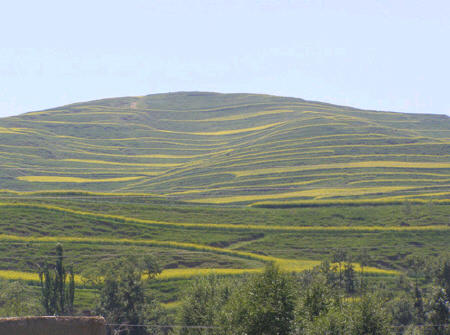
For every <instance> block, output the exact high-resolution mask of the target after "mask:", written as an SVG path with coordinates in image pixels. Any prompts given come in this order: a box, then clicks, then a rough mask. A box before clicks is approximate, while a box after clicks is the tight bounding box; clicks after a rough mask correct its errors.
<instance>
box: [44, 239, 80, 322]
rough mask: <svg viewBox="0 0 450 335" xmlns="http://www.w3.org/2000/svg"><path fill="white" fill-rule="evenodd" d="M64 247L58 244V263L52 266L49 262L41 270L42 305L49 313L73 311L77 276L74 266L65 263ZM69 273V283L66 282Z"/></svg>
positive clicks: (59, 313)
mask: <svg viewBox="0 0 450 335" xmlns="http://www.w3.org/2000/svg"><path fill="white" fill-rule="evenodd" d="M63 260H64V256H63V247H62V245H61V244H59V243H58V244H57V245H56V264H55V265H54V267H50V266H49V264H48V263H47V262H45V263H44V265H43V267H42V268H41V270H40V272H39V279H40V284H41V292H42V296H41V299H42V305H43V307H44V309H45V312H46V313H47V315H66V314H69V315H70V314H72V313H73V301H74V298H75V277H74V273H73V268H72V266H69V267H68V268H67V270H66V267H65V266H64V264H63ZM67 275H68V276H69V283H66V280H67Z"/></svg>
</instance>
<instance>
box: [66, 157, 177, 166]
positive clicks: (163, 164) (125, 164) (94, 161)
mask: <svg viewBox="0 0 450 335" xmlns="http://www.w3.org/2000/svg"><path fill="white" fill-rule="evenodd" d="M60 161H62V162H77V163H88V164H106V165H123V166H146V167H173V166H178V165H181V164H178V163H124V162H111V161H100V160H94V159H93V160H90V159H76V158H66V159H61V160H60Z"/></svg>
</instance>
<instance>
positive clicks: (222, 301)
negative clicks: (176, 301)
mask: <svg viewBox="0 0 450 335" xmlns="http://www.w3.org/2000/svg"><path fill="white" fill-rule="evenodd" d="M237 286H239V283H238V282H237V281H235V280H228V279H223V278H219V277H217V276H214V275H210V276H206V277H200V278H197V279H196V280H195V281H194V282H193V283H192V285H191V287H189V289H188V290H187V292H186V295H185V297H184V298H183V300H182V304H181V307H180V313H179V322H180V324H182V325H186V326H198V325H200V326H205V327H212V326H214V327H212V328H205V329H194V328H183V329H181V331H180V334H183V335H187V334H189V335H191V334H192V335H194V334H220V333H221V330H217V329H216V327H217V326H220V322H221V320H220V319H221V317H222V309H223V308H224V306H225V305H226V304H227V303H228V300H229V298H230V296H231V292H232V291H233V288H236V287H237Z"/></svg>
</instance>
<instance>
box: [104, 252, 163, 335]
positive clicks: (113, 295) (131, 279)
mask: <svg viewBox="0 0 450 335" xmlns="http://www.w3.org/2000/svg"><path fill="white" fill-rule="evenodd" d="M159 272H161V270H160V268H159V265H158V264H157V262H156V261H155V259H154V258H153V257H150V256H144V257H131V256H129V257H124V258H119V259H116V260H115V261H112V262H111V263H109V264H107V266H102V267H101V269H100V272H98V273H97V276H101V277H102V280H96V282H97V283H98V284H99V285H100V287H101V289H100V302H99V306H98V312H99V313H101V314H102V315H104V316H105V318H106V320H107V322H108V323H110V324H112V325H113V326H111V328H110V329H109V331H113V330H114V331H120V333H123V334H129V335H143V334H147V333H148V331H149V329H150V328H151V327H142V326H141V327H139V326H138V327H136V326H135V325H149V324H158V323H159V321H160V320H164V319H166V314H165V313H164V311H163V309H162V308H161V306H160V305H159V303H158V302H157V301H156V300H155V299H154V298H153V297H152V296H149V295H147V294H146V293H145V281H146V280H149V279H153V278H155V276H156V275H157V274H158V273H159ZM152 330H153V331H154V332H153V334H157V333H159V332H161V333H164V332H166V331H167V329H161V328H155V329H152Z"/></svg>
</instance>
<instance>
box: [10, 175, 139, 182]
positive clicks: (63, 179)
mask: <svg viewBox="0 0 450 335" xmlns="http://www.w3.org/2000/svg"><path fill="white" fill-rule="evenodd" d="M142 178H144V177H142V176H136V177H121V178H103V179H93V178H78V177H62V176H19V177H17V178H16V179H18V180H23V181H28V182H40V183H105V182H122V181H130V180H136V179H142Z"/></svg>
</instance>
